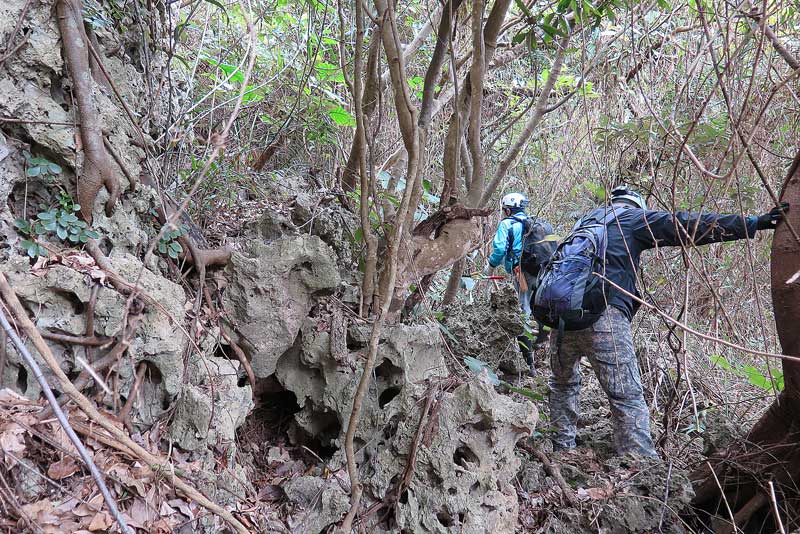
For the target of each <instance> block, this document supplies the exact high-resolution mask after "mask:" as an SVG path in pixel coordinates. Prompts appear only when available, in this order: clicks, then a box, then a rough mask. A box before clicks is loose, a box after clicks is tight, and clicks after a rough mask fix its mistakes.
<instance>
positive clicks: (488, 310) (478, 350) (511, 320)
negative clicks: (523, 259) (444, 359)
mask: <svg viewBox="0 0 800 534" xmlns="http://www.w3.org/2000/svg"><path fill="white" fill-rule="evenodd" d="M442 322H443V324H444V326H445V328H447V330H448V331H449V332H450V334H451V336H449V337H448V343H449V344H450V347H451V349H452V350H453V352H454V353H455V354H456V355H457V356H458V357H459V358H463V357H464V356H472V357H473V358H477V359H479V360H481V361H484V362H487V363H489V364H491V365H492V366H493V367H495V368H497V367H499V368H501V369H502V370H504V371H506V372H510V373H520V372H527V370H528V368H527V365H526V364H525V362H524V361H523V360H522V357H521V355H520V352H519V346H518V344H517V335H518V334H521V333H522V332H523V323H522V318H521V315H520V312H519V306H518V300H517V292H516V290H515V289H514V288H513V287H511V286H510V285H503V286H502V287H501V289H500V291H495V292H493V293H492V294H491V295H490V296H489V297H488V298H486V297H485V296H483V295H480V296H478V297H477V298H475V299H474V301H473V302H470V303H468V304H464V303H460V304H458V305H453V306H450V307H448V309H447V310H446V312H445V314H444V319H443V321H442Z"/></svg>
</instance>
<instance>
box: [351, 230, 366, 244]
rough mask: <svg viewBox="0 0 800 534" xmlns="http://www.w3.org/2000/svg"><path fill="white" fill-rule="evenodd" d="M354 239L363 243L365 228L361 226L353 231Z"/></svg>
mask: <svg viewBox="0 0 800 534" xmlns="http://www.w3.org/2000/svg"><path fill="white" fill-rule="evenodd" d="M353 239H354V240H355V242H356V243H361V242H362V241H363V240H364V229H363V228H361V227H360V226H359V227H358V228H356V231H355V232H353Z"/></svg>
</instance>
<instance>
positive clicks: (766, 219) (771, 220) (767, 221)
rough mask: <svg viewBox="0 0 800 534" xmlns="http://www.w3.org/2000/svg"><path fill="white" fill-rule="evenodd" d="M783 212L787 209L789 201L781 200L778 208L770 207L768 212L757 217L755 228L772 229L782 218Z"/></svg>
mask: <svg viewBox="0 0 800 534" xmlns="http://www.w3.org/2000/svg"><path fill="white" fill-rule="evenodd" d="M781 210H783V212H784V213H785V212H788V211H789V203H788V202H781V207H780V209H778V208H777V207H776V208H772V209H771V210H770V211H769V213H765V214H764V215H761V216H759V217H758V223H757V224H756V229H758V230H774V229H775V226H776V225H777V224H778V223H779V222H780V221H782V220H783V217H784V213H781Z"/></svg>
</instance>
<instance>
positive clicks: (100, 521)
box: [89, 511, 114, 532]
mask: <svg viewBox="0 0 800 534" xmlns="http://www.w3.org/2000/svg"><path fill="white" fill-rule="evenodd" d="M113 524H114V520H113V519H112V518H111V514H109V513H108V512H106V511H102V512H98V513H96V514H95V515H94V517H93V518H92V521H91V523H89V530H91V531H92V532H98V531H100V532H107V531H108V528H109V527H110V526H111V525H113Z"/></svg>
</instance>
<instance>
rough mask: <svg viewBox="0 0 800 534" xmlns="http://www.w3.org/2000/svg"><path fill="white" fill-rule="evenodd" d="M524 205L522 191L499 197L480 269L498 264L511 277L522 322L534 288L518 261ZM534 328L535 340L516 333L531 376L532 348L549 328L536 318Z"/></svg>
mask: <svg viewBox="0 0 800 534" xmlns="http://www.w3.org/2000/svg"><path fill="white" fill-rule="evenodd" d="M527 205H528V198H527V197H526V196H525V195H523V194H522V193H509V194H507V195H506V196H504V197H503V199H502V200H501V201H500V206H501V207H502V209H503V219H502V220H501V221H500V224H499V225H498V226H497V232H496V233H495V234H494V241H492V254H491V255H490V256H489V264H488V265H487V266H486V268H485V269H484V274H485V275H487V276H489V275H491V274H492V273H493V272H494V270H495V269H496V268H497V267H499V266H500V265H501V264H502V265H503V268H504V269H505V270H506V272H507V273H509V274H511V275H512V277H513V279H514V287H515V288H516V290H517V294H518V297H519V309H520V312H521V313H522V314H523V315H524V316H525V321H526V323H527V322H528V319H529V318H530V315H531V298H532V297H533V294H534V291H535V290H536V276H535V275H531V274H528V273H527V272H519V262H520V257H521V255H522V242H523V239H522V237H523V231H524V222H525V220H526V219H528V215H527V214H526V213H525V208H526V207H527ZM537 223H538V224H540V225H542V226H543V227H544V228H545V233H548V234H552V233H553V228H552V226H551V225H550V223H548V222H546V221H544V220H541V219H538V220H537ZM520 276H524V277H525V282H526V286H527V287H526V288H524V291H523V288H521V287H520V280H519V277H520ZM537 326H538V332H537V334H536V338H535V340H533V342H532V341H531V339H530V337H529V336H528V335H527V334H521V335H519V336H517V343H518V344H519V350H520V352H521V353H522V357H523V358H524V359H525V363H526V364H527V365H528V369H529V370H530V375H531V376H536V368H535V367H534V364H533V349H534V348H538V347H542V346H544V345H545V343H546V342H547V337H548V335H549V332H546V331H545V330H544V326H543V325H542V324H541V323H539V322H538V321H537Z"/></svg>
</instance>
